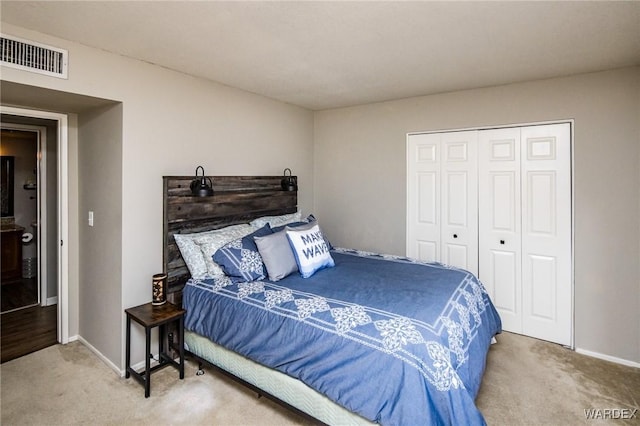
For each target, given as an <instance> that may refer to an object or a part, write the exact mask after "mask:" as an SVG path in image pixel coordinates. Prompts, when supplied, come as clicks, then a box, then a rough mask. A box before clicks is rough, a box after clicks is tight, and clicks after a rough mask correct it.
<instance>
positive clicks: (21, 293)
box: [1, 107, 68, 362]
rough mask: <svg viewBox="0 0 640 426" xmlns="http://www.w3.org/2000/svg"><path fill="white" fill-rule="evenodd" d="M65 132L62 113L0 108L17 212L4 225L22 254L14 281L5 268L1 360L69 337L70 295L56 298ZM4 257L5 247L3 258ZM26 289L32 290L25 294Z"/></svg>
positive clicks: (60, 269) (62, 262)
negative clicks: (62, 158) (12, 168)
mask: <svg viewBox="0 0 640 426" xmlns="http://www.w3.org/2000/svg"><path fill="white" fill-rule="evenodd" d="M23 112H24V114H22V113H23ZM65 132H66V116H64V115H61V114H55V113H46V112H42V111H31V110H21V109H16V108H10V107H2V148H1V149H2V155H3V158H4V157H5V154H6V157H13V160H14V161H13V164H14V173H13V178H14V179H13V188H12V189H13V198H12V200H13V211H12V212H11V214H9V212H8V211H7V212H6V216H7V217H3V227H14V228H15V231H16V232H15V233H16V234H17V240H18V241H19V243H20V244H19V247H18V248H17V250H18V251H20V250H22V251H23V252H22V253H18V254H17V255H16V253H15V252H14V253H12V256H14V257H15V258H18V257H21V261H20V262H16V263H17V264H19V266H20V268H19V271H18V274H17V277H16V278H14V279H15V281H14V282H13V283H12V284H15V285H11V284H9V282H10V281H11V280H7V279H5V278H6V277H5V271H4V268H3V274H2V286H1V287H2V344H1V349H2V362H5V361H8V360H10V359H13V358H17V357H19V356H22V355H26V354H27V353H31V352H34V351H37V350H40V349H43V348H45V347H47V346H50V345H53V344H56V343H58V342H63V343H66V342H67V341H68V331H67V330H66V321H65V322H61V319H66V317H67V315H65V312H64V310H65V309H66V306H65V305H66V298H65V294H66V293H62V298H61V300H62V304H61V303H59V297H58V295H59V294H60V291H59V290H60V289H62V290H65V289H66V287H67V286H66V283H65V284H63V283H62V281H61V279H60V277H62V276H63V274H62V272H63V271H65V270H66V268H65V257H63V256H61V255H60V253H61V251H60V250H59V244H58V241H61V238H60V237H63V236H65V235H66V234H64V233H62V232H60V229H61V228H62V226H63V225H65V224H63V223H62V222H61V220H60V219H61V217H60V214H59V211H60V208H61V206H64V208H65V209H66V201H65V202H64V203H63V202H61V200H60V197H59V193H60V190H59V188H60V186H61V185H60V178H59V176H61V174H59V173H58V172H59V167H58V163H59V161H60V157H61V155H60V150H61V149H62V150H63V151H64V149H65V147H66V134H65ZM47 142H48V143H47ZM64 168H65V169H66V164H65V165H64ZM3 195H4V194H3ZM21 197H22V199H20V198H21ZM21 203H22V204H21ZM25 203H26V204H25ZM25 205H26V207H25ZM3 208H4V206H3ZM4 213H5V212H4V210H3V216H5V214H4ZM65 216H66V215H65ZM65 229H66V227H65ZM4 234H5V233H4V232H3V240H4V236H5V235H4ZM6 252H7V253H10V251H9V250H6ZM4 255H5V250H4V249H3V260H4ZM9 277H11V276H9ZM14 277H15V276H14ZM5 282H7V284H5ZM27 289H29V290H32V289H34V291H31V292H30V293H29V294H28V296H25V290H27ZM61 325H62V326H61ZM65 340H66V341H65Z"/></svg>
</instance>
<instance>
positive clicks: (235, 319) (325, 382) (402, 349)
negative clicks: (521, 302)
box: [183, 249, 501, 425]
mask: <svg viewBox="0 0 640 426" xmlns="http://www.w3.org/2000/svg"><path fill="white" fill-rule="evenodd" d="M331 254H332V256H333V258H334V260H335V263H336V266H335V267H334V268H330V269H324V270H321V271H318V272H316V274H315V275H313V277H311V278H307V279H302V278H301V277H300V276H298V275H297V274H294V275H291V276H289V277H287V278H285V279H283V280H281V281H278V282H277V283H272V282H269V281H255V282H250V283H239V284H233V283H232V282H231V281H230V280H229V279H228V278H225V277H221V278H216V279H213V280H203V281H199V280H191V281H189V282H188V283H187V285H186V287H185V289H184V295H183V305H184V308H185V309H186V310H187V314H186V320H185V326H186V328H187V329H189V330H192V331H194V332H196V333H198V334H200V335H202V336H206V337H208V338H209V339H211V340H212V341H214V342H216V343H218V344H220V345H222V346H224V347H226V348H229V349H231V350H233V351H235V352H237V353H240V354H242V355H244V356H246V357H247V358H250V359H253V360H254V361H257V362H259V363H261V364H263V365H266V366H269V367H271V368H274V369H277V370H279V371H281V372H284V373H286V374H288V375H290V376H293V377H295V378H297V379H299V380H301V381H302V382H304V383H306V384H307V385H309V386H310V387H312V388H314V389H316V390H317V391H319V392H321V393H323V394H325V395H326V396H327V397H329V398H330V399H331V400H333V401H335V402H336V403H338V404H339V405H342V406H343V407H345V408H347V409H349V410H351V411H353V412H356V413H358V414H360V415H361V416H363V417H365V418H367V419H369V420H371V421H373V422H377V423H380V424H383V425H414V424H415V425H427V424H465V425H475V424H484V423H485V422H484V419H483V417H482V414H481V413H480V412H479V411H478V409H477V407H476V406H475V402H474V400H475V397H476V395H477V393H478V389H479V387H480V380H481V378H482V375H483V372H484V367H485V360H486V355H487V351H488V348H489V345H490V341H491V338H492V337H493V336H494V335H495V334H496V333H499V332H500V331H501V322H500V317H499V316H498V314H497V312H496V310H495V308H494V306H493V304H492V303H491V301H490V300H489V297H488V295H487V293H486V291H485V290H484V288H483V286H482V284H480V282H479V281H478V280H477V279H476V278H475V277H474V276H473V275H472V274H470V273H469V272H467V271H464V270H460V269H455V268H451V267H447V266H444V265H440V264H433V263H422V262H417V261H415V260H411V259H407V258H401V257H397V256H382V255H377V254H372V253H364V252H356V251H353V250H345V249H335V250H332V252H331Z"/></svg>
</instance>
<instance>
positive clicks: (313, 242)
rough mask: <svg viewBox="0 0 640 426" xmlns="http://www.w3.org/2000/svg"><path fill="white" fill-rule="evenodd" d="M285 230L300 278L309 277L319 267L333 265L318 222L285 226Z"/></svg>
mask: <svg viewBox="0 0 640 426" xmlns="http://www.w3.org/2000/svg"><path fill="white" fill-rule="evenodd" d="M285 230H286V233H287V238H288V239H289V242H290V243H291V248H292V249H293V254H294V255H295V258H296V263H297V264H298V270H299V271H300V275H302V278H309V277H310V276H311V275H313V274H314V273H315V272H316V271H318V270H320V269H324V268H331V267H333V266H335V263H334V261H333V258H332V257H331V253H329V245H328V244H327V242H326V241H325V240H324V237H323V236H322V231H321V230H320V225H318V222H311V223H310V224H308V225H303V226H298V227H295V228H289V227H287V228H285Z"/></svg>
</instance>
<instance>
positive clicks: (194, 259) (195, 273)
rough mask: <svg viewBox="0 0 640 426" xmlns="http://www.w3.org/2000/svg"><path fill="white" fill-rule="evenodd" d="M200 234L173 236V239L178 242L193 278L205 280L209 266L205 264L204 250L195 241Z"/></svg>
mask: <svg viewBox="0 0 640 426" xmlns="http://www.w3.org/2000/svg"><path fill="white" fill-rule="evenodd" d="M202 234H204V232H203V233H198V234H173V238H174V239H175V240H176V244H177V245H178V249H179V250H180V254H182V259H184V263H186V265H187V268H188V269H189V273H190V274H191V276H192V277H193V278H196V279H203V278H205V277H206V276H207V264H206V263H205V262H204V256H203V255H202V250H200V247H199V246H198V245H197V244H196V243H195V242H194V241H193V238H194V237H195V236H196V235H202Z"/></svg>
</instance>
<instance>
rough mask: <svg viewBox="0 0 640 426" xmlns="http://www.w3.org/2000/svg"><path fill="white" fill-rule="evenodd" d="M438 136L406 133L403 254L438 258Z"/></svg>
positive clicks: (429, 258)
mask: <svg viewBox="0 0 640 426" xmlns="http://www.w3.org/2000/svg"><path fill="white" fill-rule="evenodd" d="M440 185H441V183H440V136H439V135H437V134H418V135H409V136H407V256H409V257H413V258H416V259H420V260H425V261H439V260H440Z"/></svg>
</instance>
